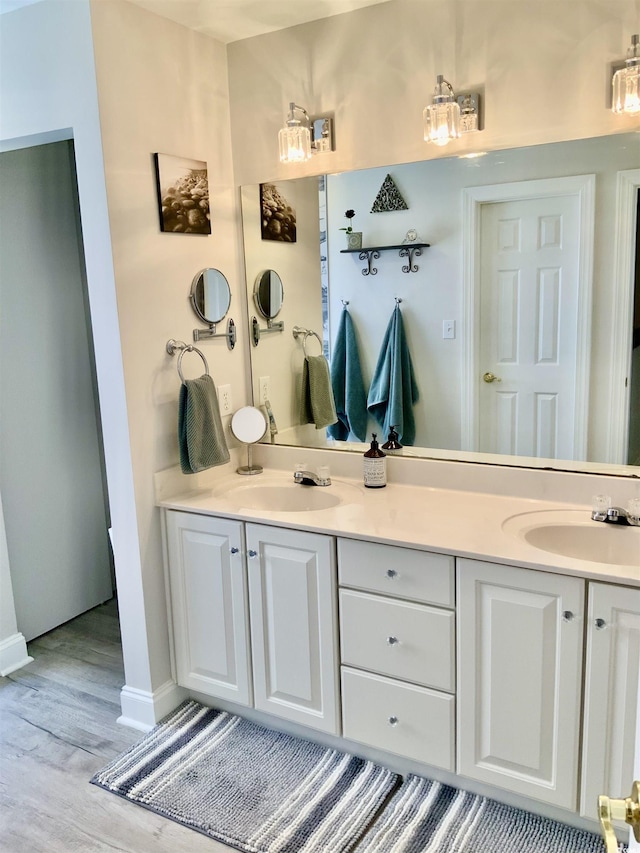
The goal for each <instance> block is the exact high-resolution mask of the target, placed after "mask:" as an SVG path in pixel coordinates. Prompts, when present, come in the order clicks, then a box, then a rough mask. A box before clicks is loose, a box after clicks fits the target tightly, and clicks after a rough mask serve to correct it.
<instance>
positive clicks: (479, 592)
mask: <svg viewBox="0 0 640 853" xmlns="http://www.w3.org/2000/svg"><path fill="white" fill-rule="evenodd" d="M457 572H458V574H457V582H458V587H457V588H458V601H459V610H458V703H457V704H458V772H459V773H460V774H461V775H463V776H468V777H470V778H472V779H478V780H480V781H482V782H487V783H489V784H494V785H498V786H499V787H501V788H507V789H509V790H511V791H514V792H515V793H518V794H522V795H524V796H529V797H533V798H534V799H537V800H543V801H545V802H548V803H552V804H554V805H556V806H562V807H564V808H568V809H575V808H576V806H577V779H578V756H579V740H580V699H581V671H582V649H583V641H582V634H583V624H584V622H583V599H584V581H583V580H581V579H578V578H571V577H565V576H563V575H555V574H550V573H547V572H540V571H535V570H530V569H521V568H516V567H512V566H502V565H497V564H493V563H486V562H481V561H475V560H467V559H459V560H458V561H457Z"/></svg>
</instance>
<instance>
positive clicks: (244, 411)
mask: <svg viewBox="0 0 640 853" xmlns="http://www.w3.org/2000/svg"><path fill="white" fill-rule="evenodd" d="M266 431H267V419H266V418H265V416H264V415H263V413H262V412H261V410H260V409H257V408H255V407H254V406H243V407H242V408H241V409H238V411H237V412H235V414H234V415H233V417H232V418H231V432H232V433H233V434H234V436H235V437H236V438H237V439H238V441H241V442H242V443H243V444H246V445H247V464H246V465H241V466H240V468H238V469H237V470H238V474H261V473H262V466H260V465H253V464H252V460H251V446H252V445H253V444H255V443H256V442H257V441H260V439H261V438H262V437H263V436H264V434H265V432H266Z"/></svg>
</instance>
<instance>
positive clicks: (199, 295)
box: [191, 269, 231, 324]
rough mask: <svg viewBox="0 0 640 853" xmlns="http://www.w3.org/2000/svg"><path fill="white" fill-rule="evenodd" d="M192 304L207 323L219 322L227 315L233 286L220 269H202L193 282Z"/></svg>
mask: <svg viewBox="0 0 640 853" xmlns="http://www.w3.org/2000/svg"><path fill="white" fill-rule="evenodd" d="M191 304H192V305H193V310H194V311H195V312H196V314H197V315H198V317H199V318H200V319H201V320H202V321H203V322H205V323H210V324H211V323H219V322H220V320H222V319H223V318H224V317H226V316H227V311H228V310H229V305H231V288H230V287H229V282H228V281H227V279H226V278H225V276H224V275H223V274H222V273H221V272H220V270H216V269H205V270H200V272H199V273H198V274H197V275H196V277H195V278H194V279H193V283H192V284H191Z"/></svg>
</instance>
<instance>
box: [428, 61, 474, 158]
mask: <svg viewBox="0 0 640 853" xmlns="http://www.w3.org/2000/svg"><path fill="white" fill-rule="evenodd" d="M478 104H479V95H477V94H475V93H473V94H467V95H459V96H458V98H457V99H456V96H455V94H454V92H453V87H452V86H451V83H449V82H448V81H447V80H445V79H444V77H443V76H442V74H438V76H437V78H436V88H435V89H434V92H433V103H432V104H429V105H428V106H427V107H425V108H424V111H423V113H422V117H423V121H424V139H425V142H433V143H434V144H435V145H446V144H447V142H449V140H450V139H457V138H458V137H459V136H460V134H461V133H470V132H472V131H475V130H478V129H479V125H478Z"/></svg>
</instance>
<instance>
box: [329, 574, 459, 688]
mask: <svg viewBox="0 0 640 853" xmlns="http://www.w3.org/2000/svg"><path fill="white" fill-rule="evenodd" d="M454 630H455V625H454V614H453V611H452V610H441V609H439V608H436V607H428V606H426V605H424V604H414V603H411V602H406V601H396V600H393V599H389V598H382V597H381V596H376V595H368V594H367V593H364V592H353V591H351V590H346V589H343V590H340V636H341V651H342V663H344V664H348V665H349V666H355V667H360V668H362V669H369V670H373V671H374V672H379V673H382V674H383V675H390V676H391V677H392V678H400V679H403V680H405V681H415V682H417V683H418V684H422V685H424V686H425V687H435V688H436V689H438V690H448V691H449V692H451V693H452V692H454V689H455V687H454V685H455V669H454Z"/></svg>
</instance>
